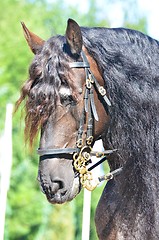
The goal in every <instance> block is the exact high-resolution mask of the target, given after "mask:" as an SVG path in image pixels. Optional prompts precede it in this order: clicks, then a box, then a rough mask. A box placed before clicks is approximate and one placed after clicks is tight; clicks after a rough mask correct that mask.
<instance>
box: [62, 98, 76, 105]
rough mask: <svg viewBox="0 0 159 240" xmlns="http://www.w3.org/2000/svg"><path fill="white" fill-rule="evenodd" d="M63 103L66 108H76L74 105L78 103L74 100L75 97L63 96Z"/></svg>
mask: <svg viewBox="0 0 159 240" xmlns="http://www.w3.org/2000/svg"><path fill="white" fill-rule="evenodd" d="M61 103H62V104H63V105H64V106H67V105H71V106H74V105H76V101H75V100H74V99H73V97H72V96H71V95H63V96H61Z"/></svg>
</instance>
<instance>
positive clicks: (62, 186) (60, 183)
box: [53, 180, 64, 190]
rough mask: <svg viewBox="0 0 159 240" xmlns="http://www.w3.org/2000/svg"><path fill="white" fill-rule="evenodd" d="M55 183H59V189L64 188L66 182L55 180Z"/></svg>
mask: <svg viewBox="0 0 159 240" xmlns="http://www.w3.org/2000/svg"><path fill="white" fill-rule="evenodd" d="M53 183H54V184H57V185H58V189H59V190H60V189H63V188H64V182H63V181H62V180H54V181H53Z"/></svg>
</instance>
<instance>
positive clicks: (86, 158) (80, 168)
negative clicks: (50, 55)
mask: <svg viewBox="0 0 159 240" xmlns="http://www.w3.org/2000/svg"><path fill="white" fill-rule="evenodd" d="M81 56H82V59H83V61H82V62H72V63H70V64H69V66H70V68H84V69H85V74H86V83H85V93H84V106H83V110H82V116H81V119H80V124H79V129H78V134H77V141H76V147H75V148H62V149H61V148H57V149H41V148H39V149H38V150H37V153H38V155H40V161H43V160H45V159H46V158H48V156H49V158H55V157H57V156H58V157H60V156H61V157H62V156H63V155H67V156H68V155H70V156H71V158H70V159H71V160H72V159H73V166H74V168H75V170H76V172H77V175H78V176H80V181H81V184H82V186H83V187H84V188H86V189H87V190H90V191H92V190H93V189H94V188H96V186H97V185H98V184H99V183H100V182H101V181H103V180H110V179H112V178H113V177H114V176H115V175H117V174H119V173H120V172H121V170H122V168H119V169H116V170H114V171H112V172H110V173H108V174H107V175H104V176H101V177H98V179H96V180H94V179H93V176H92V172H91V170H92V169H94V168H95V167H96V166H98V165H99V164H101V163H102V162H103V161H105V160H107V158H106V156H107V155H109V154H112V153H114V152H116V151H117V149H113V150H106V151H102V152H98V151H97V152H96V151H92V145H93V142H94V139H93V127H94V120H96V121H98V120H99V118H98V114H97V110H96V106H95V102H94V94H93V93H94V92H93V90H94V89H95V90H96V91H97V93H98V94H99V95H100V96H101V97H102V103H103V105H105V104H106V105H108V106H111V102H110V100H109V99H108V97H107V95H106V90H105V88H104V87H103V86H101V85H100V84H99V83H98V81H97V79H96V78H95V76H94V75H93V73H92V72H91V69H90V65H89V62H88V60H87V57H86V55H85V53H84V52H83V51H82V52H81ZM86 114H87V115H88V123H87V132H86V139H83V132H84V121H85V116H86ZM92 156H96V157H97V158H102V159H101V160H99V161H98V162H97V163H96V164H94V165H93V166H91V167H90V168H87V165H88V164H89V163H91V157H92ZM77 175H76V176H77Z"/></svg>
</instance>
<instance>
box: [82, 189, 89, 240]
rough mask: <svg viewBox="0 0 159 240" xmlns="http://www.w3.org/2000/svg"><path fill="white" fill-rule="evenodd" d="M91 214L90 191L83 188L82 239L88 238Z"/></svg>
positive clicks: (86, 239)
mask: <svg viewBox="0 0 159 240" xmlns="http://www.w3.org/2000/svg"><path fill="white" fill-rule="evenodd" d="M90 216H91V192H90V191H88V190H87V189H84V196H83V220H82V240H89V235H90Z"/></svg>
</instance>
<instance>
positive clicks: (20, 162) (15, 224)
mask: <svg viewBox="0 0 159 240" xmlns="http://www.w3.org/2000/svg"><path fill="white" fill-rule="evenodd" d="M97 2H98V1H95V0H90V1H88V3H89V8H88V11H87V13H85V14H84V13H81V12H79V11H78V9H77V8H75V7H74V8H73V7H68V5H66V3H65V1H62V0H61V1H60V4H59V1H58V0H57V1H54V2H53V3H50V1H45V0H36V1H34V0H32V1H30V0H1V8H0V16H1V20H0V103H1V108H0V134H2V130H3V127H4V117H5V106H6V103H8V102H11V103H15V101H16V100H17V98H18V96H19V90H20V87H21V85H22V84H23V82H24V81H25V80H26V79H27V76H28V66H29V64H30V62H31V59H32V58H33V55H32V53H31V52H30V51H29V49H28V46H27V44H26V42H25V39H24V37H23V33H22V29H21V26H20V21H24V22H25V23H26V24H27V26H28V27H29V29H31V30H32V31H33V32H35V33H37V34H38V35H39V36H41V37H42V38H44V39H47V38H48V37H50V36H51V35H55V34H64V31H65V27H66V21H67V19H68V18H69V17H71V18H74V19H76V20H77V21H78V22H79V24H80V25H85V26H107V27H108V26H109V21H108V19H107V17H106V14H105V15H104V14H103V13H102V9H100V8H99V7H98V4H97ZM108 2H109V1H108ZM127 2H129V1H127ZM123 11H124V9H123ZM127 12H128V11H127V10H126V11H125V18H124V21H125V26H128V27H131V28H137V29H140V30H142V31H145V30H146V20H145V19H144V18H138V17H136V21H135V22H133V23H130V19H129V18H130V16H129V15H128V14H127ZM21 117H22V121H21V124H20V118H21ZM23 125H24V121H23V116H21V112H20V111H18V112H17V113H16V114H15V115H14V117H13V167H12V176H11V184H10V191H9V194H8V203H7V214H6V226H5V240H14V239H16V240H18V239H19V240H20V239H23V240H25V239H27V240H28V239H29V240H32V239H35V240H41V239H47V240H52V239H58V240H62V239H65V240H74V239H76V240H79V239H81V219H82V195H83V193H81V194H80V195H79V196H78V197H77V198H76V199H75V200H74V201H72V202H71V203H68V204H65V205H62V206H56V205H55V206H52V205H50V204H49V203H48V202H47V200H46V199H45V196H43V195H42V193H41V192H40V190H39V186H38V183H37V181H36V176H37V165H38V162H37V156H36V154H35V152H33V153H29V151H28V150H27V149H26V147H25V143H24V141H23ZM35 149H36V147H35ZM105 168H106V166H105ZM102 188H103V186H102V187H100V188H98V189H96V190H95V191H94V192H93V194H92V208H91V211H92V220H91V237H90V239H92V240H95V239H97V237H96V233H95V226H94V220H93V217H94V212H95V208H96V204H97V203H98V199H99V197H100V195H101V192H102Z"/></svg>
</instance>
